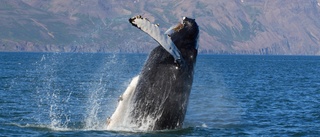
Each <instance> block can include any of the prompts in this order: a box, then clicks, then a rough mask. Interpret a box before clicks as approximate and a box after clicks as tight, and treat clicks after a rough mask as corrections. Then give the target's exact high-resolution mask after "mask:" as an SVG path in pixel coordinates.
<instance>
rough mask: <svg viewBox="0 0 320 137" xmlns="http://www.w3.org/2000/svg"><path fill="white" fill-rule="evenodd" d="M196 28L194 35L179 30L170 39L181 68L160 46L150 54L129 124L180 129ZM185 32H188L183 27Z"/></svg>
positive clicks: (192, 68)
mask: <svg viewBox="0 0 320 137" xmlns="http://www.w3.org/2000/svg"><path fill="white" fill-rule="evenodd" d="M192 21H194V20H192ZM194 23H195V22H194ZM189 25H190V24H189ZM191 25H196V24H191ZM189 27H194V26H189ZM195 27H196V30H195V32H190V31H191V30H180V31H179V32H176V33H174V34H173V35H172V36H171V39H172V40H173V42H174V43H175V45H176V46H177V47H178V49H179V50H180V52H181V55H182V57H183V59H184V64H183V65H181V66H180V65H178V64H177V63H175V61H174V58H173V57H172V56H171V55H170V54H169V53H168V52H167V51H166V50H165V49H164V48H163V47H161V46H158V47H156V48H155V49H153V50H152V51H151V53H150V55H149V57H148V59H147V61H146V63H145V65H144V67H143V69H142V71H141V73H140V76H139V81H138V84H137V87H136V90H135V92H134V97H133V102H132V103H133V106H134V107H133V108H134V110H133V111H132V112H131V114H132V116H133V117H134V119H133V121H132V122H134V123H138V124H142V123H144V120H146V119H147V118H151V119H154V120H156V121H155V124H154V125H151V126H150V127H149V129H150V130H161V129H175V128H180V127H181V126H182V124H183V121H184V117H185V113H186V111H187V105H188V99H189V95H190V91H191V87H192V82H193V72H194V66H195V62H196V57H197V49H196V48H195V47H197V45H196V44H197V38H198V36H197V35H198V33H199V30H198V26H197V25H196V26H195ZM185 29H190V28H188V27H187V26H185ZM192 31H194V30H192ZM179 33H181V34H179ZM188 33H191V34H192V36H193V35H194V36H193V37H192V36H190V35H191V34H188Z"/></svg>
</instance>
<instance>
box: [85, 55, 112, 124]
mask: <svg viewBox="0 0 320 137" xmlns="http://www.w3.org/2000/svg"><path fill="white" fill-rule="evenodd" d="M116 63H118V60H117V56H116V55H115V54H113V55H111V56H107V57H106V58H104V60H103V63H101V65H100V68H98V69H97V70H96V72H95V74H96V75H95V76H94V77H93V79H94V81H95V82H92V83H91V84H90V86H91V87H90V89H89V92H88V93H89V95H88V100H87V107H86V108H87V110H86V111H87V112H86V117H85V129H88V130H102V129H103V128H104V127H105V125H106V118H107V114H106V112H107V109H108V108H107V107H104V104H110V103H107V102H108V101H107V99H108V98H106V95H107V94H108V93H109V94H110V92H111V91H109V90H110V89H111V88H110V87H112V85H113V83H112V81H111V79H115V78H114V77H117V76H116V74H113V73H111V71H112V70H114V69H115V68H114V67H116ZM106 79H107V80H109V81H107V80H106ZM97 80H98V81H97Z"/></svg>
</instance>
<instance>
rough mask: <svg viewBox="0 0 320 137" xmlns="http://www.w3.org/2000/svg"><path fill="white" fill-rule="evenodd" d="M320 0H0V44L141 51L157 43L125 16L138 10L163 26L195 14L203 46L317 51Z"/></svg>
mask: <svg viewBox="0 0 320 137" xmlns="http://www.w3.org/2000/svg"><path fill="white" fill-rule="evenodd" d="M319 2H320V1H319V0H292V1H291V0H290V1H289V0H234V1H225V0H217V1H205V0H198V1H192V0H180V1H169V0H154V1H147V0H136V1H131V0H108V1H105V0H66V1H65V0H47V1H43V0H22V1H18V0H13V1H0V5H1V6H0V13H1V14H0V21H1V22H2V23H1V24H2V25H1V26H0V44H1V45H0V51H48V52H52V51H53V52H56V51H61V52H148V51H150V50H151V49H152V48H153V47H155V46H156V45H157V43H156V42H154V41H153V40H152V39H151V38H150V37H148V36H146V35H145V34H144V33H143V32H140V31H139V30H137V29H135V28H133V27H131V26H130V24H129V23H128V18H129V17H132V16H135V15H139V14H141V15H143V16H145V17H148V18H149V19H150V20H151V21H152V22H155V23H159V24H160V27H161V28H163V30H164V31H165V29H167V28H169V27H170V26H171V25H174V24H176V23H178V22H179V21H180V20H181V18H182V16H188V17H192V18H196V20H197V22H198V24H199V26H200V28H201V32H200V49H199V50H200V52H202V53H220V54H289V55H291V54H299V55H320V31H319V30H320V18H319V17H320V4H319ZM150 45H151V46H150Z"/></svg>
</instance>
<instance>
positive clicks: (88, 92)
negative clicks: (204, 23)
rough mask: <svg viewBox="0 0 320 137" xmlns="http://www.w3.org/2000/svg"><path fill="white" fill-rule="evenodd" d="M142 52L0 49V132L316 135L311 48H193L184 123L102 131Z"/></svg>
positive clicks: (316, 85)
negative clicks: (217, 51)
mask: <svg viewBox="0 0 320 137" xmlns="http://www.w3.org/2000/svg"><path fill="white" fill-rule="evenodd" d="M146 58H147V55H146V54H102V53H96V54H93V53H4V52H2V53H0V136H159V137H160V136H161V137H162V136H319V135H320V57H319V56H245V55H242V56H235V55H232V56H231V55H199V56H198V59H197V64H196V69H195V77H194V82H193V87H192V91H191V95H190V100H189V106H188V111H187V115H186V119H185V123H184V127H183V128H182V129H178V130H169V131H168V130H167V131H157V132H115V131H106V130H104V128H103V127H104V126H105V124H106V119H107V117H108V116H111V114H112V113H113V111H114V110H115V108H116V105H117V100H118V97H119V96H120V95H121V94H122V93H123V92H124V90H125V89H126V87H127V85H128V84H129V82H130V80H131V79H132V78H133V77H134V76H136V75H138V74H139V71H140V70H141V68H142V66H143V64H144V61H145V60H146Z"/></svg>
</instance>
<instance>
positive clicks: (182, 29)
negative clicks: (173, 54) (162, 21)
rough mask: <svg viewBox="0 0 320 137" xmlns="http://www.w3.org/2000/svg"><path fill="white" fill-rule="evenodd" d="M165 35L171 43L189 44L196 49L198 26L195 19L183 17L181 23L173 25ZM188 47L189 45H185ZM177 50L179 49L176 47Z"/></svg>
mask: <svg viewBox="0 0 320 137" xmlns="http://www.w3.org/2000/svg"><path fill="white" fill-rule="evenodd" d="M166 34H167V35H168V36H170V37H171V39H172V41H173V42H174V43H175V44H176V43H181V42H184V43H190V45H194V46H195V47H193V48H195V49H198V46H197V44H191V43H197V40H198V37H199V26H198V24H197V23H196V21H195V19H192V18H188V17H183V18H182V22H181V23H179V24H178V25H175V26H173V27H171V28H170V29H168V30H167V31H166ZM176 45H186V44H176ZM187 45H189V44H187ZM178 48H179V47H178Z"/></svg>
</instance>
